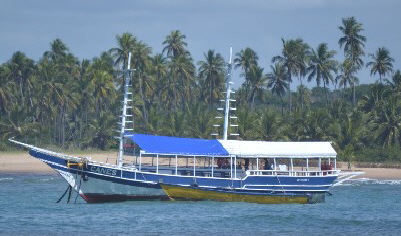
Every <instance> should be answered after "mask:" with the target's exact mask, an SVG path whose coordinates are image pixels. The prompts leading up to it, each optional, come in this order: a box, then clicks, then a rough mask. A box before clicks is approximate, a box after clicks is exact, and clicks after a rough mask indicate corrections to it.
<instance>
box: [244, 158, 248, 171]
mask: <svg viewBox="0 0 401 236" xmlns="http://www.w3.org/2000/svg"><path fill="white" fill-rule="evenodd" d="M244 166H245V171H247V170H249V159H248V158H247V159H245V165H244Z"/></svg>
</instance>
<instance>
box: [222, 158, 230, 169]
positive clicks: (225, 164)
mask: <svg viewBox="0 0 401 236" xmlns="http://www.w3.org/2000/svg"><path fill="white" fill-rule="evenodd" d="M223 163H224V164H223V169H229V168H230V162H229V161H228V159H224V162H223Z"/></svg>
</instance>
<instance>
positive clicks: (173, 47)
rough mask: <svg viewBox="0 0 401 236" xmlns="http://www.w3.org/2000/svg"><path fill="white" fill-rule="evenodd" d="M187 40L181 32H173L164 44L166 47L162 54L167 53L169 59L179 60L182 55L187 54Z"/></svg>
mask: <svg viewBox="0 0 401 236" xmlns="http://www.w3.org/2000/svg"><path fill="white" fill-rule="evenodd" d="M185 38H186V36H185V35H184V34H182V33H181V32H180V31H179V30H173V31H171V32H170V34H169V35H167V37H166V40H164V42H163V45H165V46H164V48H163V51H162V52H163V53H164V52H167V57H169V58H177V57H179V56H181V55H184V54H187V53H188V52H187V50H186V46H187V43H186V42H185V41H184V40H185Z"/></svg>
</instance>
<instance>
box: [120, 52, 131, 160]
mask: <svg viewBox="0 0 401 236" xmlns="http://www.w3.org/2000/svg"><path fill="white" fill-rule="evenodd" d="M127 63H128V65H127V69H126V70H124V71H123V74H124V100H123V109H122V115H121V123H120V124H121V129H120V137H119V139H120V145H119V149H118V157H117V165H118V166H119V167H121V166H122V165H123V154H124V133H125V131H127V130H133V129H128V128H125V125H126V123H133V121H128V120H127V119H126V118H127V117H132V115H127V108H131V107H129V106H128V104H127V103H128V102H129V101H132V100H129V99H128V95H129V94H132V93H130V92H129V86H130V85H129V82H130V80H131V73H130V72H131V52H129V53H128V62H127Z"/></svg>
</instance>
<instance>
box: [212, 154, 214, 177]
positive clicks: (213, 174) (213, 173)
mask: <svg viewBox="0 0 401 236" xmlns="http://www.w3.org/2000/svg"><path fill="white" fill-rule="evenodd" d="M213 176H214V156H212V177H213Z"/></svg>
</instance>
